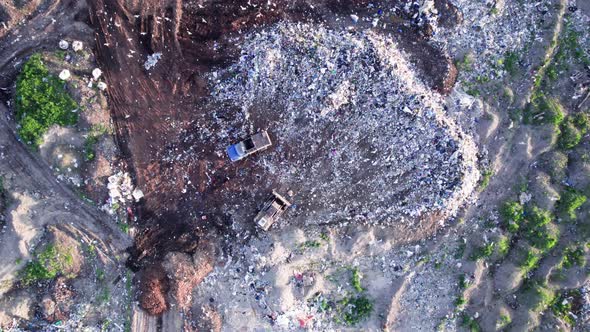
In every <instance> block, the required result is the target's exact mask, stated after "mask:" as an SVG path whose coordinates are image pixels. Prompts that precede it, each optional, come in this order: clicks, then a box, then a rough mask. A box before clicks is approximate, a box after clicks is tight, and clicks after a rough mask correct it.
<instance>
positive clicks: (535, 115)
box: [523, 92, 565, 128]
mask: <svg viewBox="0 0 590 332" xmlns="http://www.w3.org/2000/svg"><path fill="white" fill-rule="evenodd" d="M564 118H565V114H564V111H563V106H561V104H560V103H559V101H557V99H555V98H551V97H546V96H545V95H544V94H543V93H540V92H537V93H535V94H534V95H533V97H532V98H531V102H530V103H529V104H528V105H527V107H526V108H525V111H524V119H523V120H524V122H525V123H527V124H536V125H542V124H553V125H554V126H556V128H557V127H558V126H559V125H560V124H561V123H562V122H563V119H564Z"/></svg>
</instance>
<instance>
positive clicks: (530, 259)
mask: <svg viewBox="0 0 590 332" xmlns="http://www.w3.org/2000/svg"><path fill="white" fill-rule="evenodd" d="M539 259H540V257H539V255H538V254H537V253H536V252H534V251H533V250H527V252H526V254H525V258H524V260H523V261H522V262H521V263H520V268H521V269H522V270H523V272H524V273H529V272H530V271H532V270H534V269H535V268H536V267H537V264H538V263H539Z"/></svg>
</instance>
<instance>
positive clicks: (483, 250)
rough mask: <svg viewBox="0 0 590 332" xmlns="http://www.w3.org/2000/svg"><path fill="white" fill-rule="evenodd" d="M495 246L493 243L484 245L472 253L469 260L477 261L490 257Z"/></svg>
mask: <svg viewBox="0 0 590 332" xmlns="http://www.w3.org/2000/svg"><path fill="white" fill-rule="evenodd" d="M495 246H496V244H495V243H494V242H490V243H486V244H485V245H483V246H481V247H478V248H477V249H475V250H474V251H473V254H471V257H470V258H471V260H474V261H476V260H478V259H486V258H489V257H491V256H492V254H493V253H494V247H495Z"/></svg>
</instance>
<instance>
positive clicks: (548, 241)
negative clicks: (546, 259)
mask: <svg viewBox="0 0 590 332" xmlns="http://www.w3.org/2000/svg"><path fill="white" fill-rule="evenodd" d="M524 236H525V238H526V239H527V240H528V242H529V243H530V244H531V245H532V246H533V247H535V248H537V249H539V250H540V251H541V252H547V251H549V250H551V249H553V247H555V245H556V244H557V241H558V240H559V229H558V228H550V227H547V226H541V227H536V228H532V229H527V230H526V232H525V234H524Z"/></svg>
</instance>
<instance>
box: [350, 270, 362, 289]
mask: <svg viewBox="0 0 590 332" xmlns="http://www.w3.org/2000/svg"><path fill="white" fill-rule="evenodd" d="M361 278H362V275H361V272H360V271H359V269H358V267H355V268H354V269H352V276H351V278H350V283H351V284H352V287H353V288H354V289H355V290H356V291H357V292H359V293H360V292H362V291H363V290H364V289H363V287H362V286H361Z"/></svg>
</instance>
